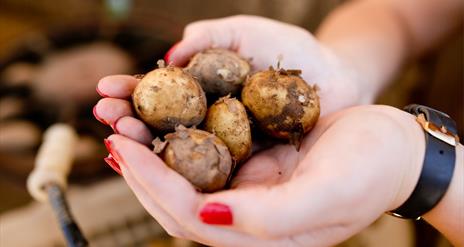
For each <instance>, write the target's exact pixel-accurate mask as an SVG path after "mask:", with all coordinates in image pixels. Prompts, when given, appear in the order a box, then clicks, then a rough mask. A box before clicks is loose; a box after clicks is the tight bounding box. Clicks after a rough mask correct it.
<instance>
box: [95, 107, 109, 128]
mask: <svg viewBox="0 0 464 247" xmlns="http://www.w3.org/2000/svg"><path fill="white" fill-rule="evenodd" d="M92 112H93V116H94V117H95V118H96V119H97V120H98V121H99V122H100V123H102V124H105V125H108V123H107V122H106V121H105V120H103V119H102V118H100V117H99V116H98V115H97V106H96V105H95V106H94V107H93V110H92Z"/></svg>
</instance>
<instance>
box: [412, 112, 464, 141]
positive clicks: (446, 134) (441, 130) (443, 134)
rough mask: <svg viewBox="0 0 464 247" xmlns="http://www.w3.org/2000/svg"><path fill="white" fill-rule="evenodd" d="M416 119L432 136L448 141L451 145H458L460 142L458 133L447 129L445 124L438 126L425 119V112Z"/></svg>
mask: <svg viewBox="0 0 464 247" xmlns="http://www.w3.org/2000/svg"><path fill="white" fill-rule="evenodd" d="M416 121H417V122H418V123H419V124H420V125H421V126H422V128H423V129H424V130H425V131H426V132H427V133H429V134H431V135H432V136H434V137H436V138H437V139H439V140H441V141H443V142H446V143H448V144H449V145H451V146H456V145H457V143H459V137H458V135H456V134H454V133H453V132H450V131H449V130H448V129H446V127H445V126H440V127H439V126H437V125H435V124H434V123H432V122H429V121H427V119H425V115H424V114H423V113H421V114H419V115H417V118H416Z"/></svg>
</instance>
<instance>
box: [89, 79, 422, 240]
mask: <svg viewBox="0 0 464 247" xmlns="http://www.w3.org/2000/svg"><path fill="white" fill-rule="evenodd" d="M136 84H137V80H136V79H135V78H133V77H130V76H112V77H108V78H105V79H103V80H102V81H101V82H100V83H99V86H98V90H99V92H100V93H101V94H102V95H106V96H107V97H106V98H104V99H102V100H101V101H100V102H99V103H98V104H97V106H96V108H95V113H96V116H97V117H98V118H99V119H100V120H101V121H103V122H106V123H108V124H110V125H112V126H113V128H114V129H115V130H116V131H117V132H118V133H119V134H116V135H112V136H110V137H109V138H108V141H107V144H108V147H109V151H110V154H111V155H110V157H109V159H110V160H112V162H114V163H115V164H117V165H118V166H119V167H120V169H121V171H122V175H123V176H124V179H125V180H126V181H127V183H128V185H129V186H130V187H131V189H132V190H133V191H134V193H135V194H136V196H137V198H138V199H139V200H140V202H141V203H142V204H143V206H144V207H145V208H146V209H147V211H148V212H149V213H150V214H151V215H152V216H153V217H154V218H155V219H156V220H157V221H158V222H159V223H160V224H161V225H162V226H163V227H164V228H165V229H166V231H167V232H168V233H169V234H170V235H172V236H176V237H180V238H187V239H191V240H194V241H197V242H200V243H204V244H207V245H213V246H328V245H332V244H335V243H338V242H340V241H342V240H344V239H347V238H348V237H350V236H352V235H353V234H355V233H357V232H358V231H360V230H361V229H363V228H364V227H366V226H367V225H369V224H370V223H372V222H373V221H374V220H376V219H377V218H378V217H379V216H380V215H381V214H383V213H384V212H385V211H388V210H392V209H394V208H396V207H398V206H399V205H401V204H402V203H403V202H404V201H405V200H406V199H407V197H408V195H409V194H410V193H411V192H412V190H413V188H414V185H415V183H416V182H417V179H418V176H419V173H420V167H421V164H422V159H423V154H424V146H425V144H424V136H423V133H422V130H421V129H420V127H419V126H418V125H417V124H416V123H415V121H414V119H413V117H412V116H411V115H409V114H407V113H404V112H402V111H399V110H397V109H394V108H391V107H385V106H363V107H356V108H351V109H348V110H345V111H341V112H338V113H335V114H330V115H327V116H324V117H322V118H321V119H320V120H319V122H318V124H317V126H316V127H315V128H314V129H313V131H312V132H311V133H310V134H309V135H308V136H307V137H306V138H305V139H304V142H303V144H302V147H301V149H300V152H296V151H295V149H294V148H293V147H292V146H289V145H278V146H275V147H274V148H272V149H269V150H266V151H263V152H260V153H258V154H255V155H254V156H253V157H252V158H251V159H250V160H249V161H248V162H246V163H245V164H243V166H242V168H241V169H240V171H239V173H238V174H237V176H236V177H235V178H234V179H233V181H232V188H231V189H229V190H226V191H221V192H216V193H211V194H202V193H199V192H197V191H196V190H195V189H194V188H193V187H192V186H191V184H190V183H189V182H188V181H187V180H185V179H184V178H183V177H182V176H180V175H179V174H177V173H176V172H175V171H173V170H171V169H170V168H168V167H167V166H166V165H165V164H164V163H163V161H162V160H161V159H160V158H158V156H156V155H155V154H154V153H153V152H152V151H151V150H149V149H148V148H147V147H146V146H145V145H143V144H148V143H149V142H150V141H151V139H152V136H151V134H150V132H149V131H148V129H147V128H146V127H145V125H144V124H143V123H142V122H140V121H139V120H137V119H135V118H133V117H132V116H131V115H132V112H131V108H130V107H129V105H128V102H127V101H125V99H126V98H127V97H129V96H130V93H131V92H132V89H133V87H134V86H135V85H136ZM116 85H117V86H116ZM118 119H119V120H118ZM134 140H135V141H134ZM141 143H142V144H141Z"/></svg>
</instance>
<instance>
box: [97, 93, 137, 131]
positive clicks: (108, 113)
mask: <svg viewBox="0 0 464 247" xmlns="http://www.w3.org/2000/svg"><path fill="white" fill-rule="evenodd" d="M94 115H95V117H96V118H97V119H98V120H99V121H101V122H103V123H105V124H109V125H114V123H115V122H116V121H117V120H118V119H120V118H122V117H124V116H133V113H132V105H131V104H130V103H129V102H128V101H126V100H122V99H114V98H103V99H100V100H99V101H98V103H97V104H96V105H95V107H94Z"/></svg>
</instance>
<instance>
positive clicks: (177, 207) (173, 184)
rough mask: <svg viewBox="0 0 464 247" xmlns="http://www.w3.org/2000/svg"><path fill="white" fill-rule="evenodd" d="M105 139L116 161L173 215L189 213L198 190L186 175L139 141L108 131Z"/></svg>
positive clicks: (188, 215)
mask: <svg viewBox="0 0 464 247" xmlns="http://www.w3.org/2000/svg"><path fill="white" fill-rule="evenodd" d="M108 140H109V141H110V142H111V154H112V155H113V157H114V158H115V159H116V161H117V162H118V163H119V164H120V165H121V166H125V167H126V168H127V169H128V170H129V171H130V172H131V174H132V175H133V176H134V178H135V179H136V180H137V181H138V182H139V183H140V185H141V186H142V187H143V188H144V189H145V190H146V191H148V192H149V194H150V195H151V196H152V198H162V200H157V201H158V202H159V203H160V205H161V206H162V207H163V208H164V209H165V210H166V211H167V212H168V213H170V214H171V215H176V217H174V218H175V219H176V220H179V221H180V220H188V219H189V218H191V217H192V212H194V211H195V209H196V205H197V203H198V200H199V198H200V194H198V193H197V192H196V191H195V189H194V188H193V186H192V185H191V184H190V183H189V182H188V181H187V180H185V178H183V177H182V176H181V175H179V174H178V173H176V172H175V171H173V170H172V169H170V168H169V167H167V166H166V165H165V164H164V162H163V161H162V160H161V159H160V158H159V157H158V156H156V155H155V154H154V153H153V152H152V151H151V150H149V149H148V148H147V147H146V146H144V145H142V144H140V143H137V142H135V141H133V140H131V139H128V138H126V137H124V136H121V135H111V136H110V137H109V138H108ZM113 153H114V154H113ZM173 195H182V196H173ZM173 212H176V213H175V214H173Z"/></svg>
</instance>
